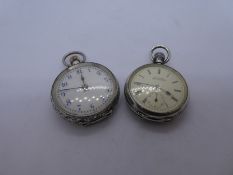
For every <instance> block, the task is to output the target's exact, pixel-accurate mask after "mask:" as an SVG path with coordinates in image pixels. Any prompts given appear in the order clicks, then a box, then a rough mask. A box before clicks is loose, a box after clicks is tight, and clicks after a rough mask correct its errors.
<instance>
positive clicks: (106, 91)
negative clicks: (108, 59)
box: [51, 51, 120, 126]
mask: <svg viewBox="0 0 233 175" xmlns="http://www.w3.org/2000/svg"><path fill="white" fill-rule="evenodd" d="M85 60H86V56H85V55H84V54H83V53H82V52H77V51H75V52H70V53H68V54H66V55H65V56H64V57H63V64H64V65H65V66H66V67H67V68H66V69H65V70H64V71H62V72H61V73H60V74H59V75H58V76H57V78H56V79H55V81H54V83H53V86H52V90H51V101H52V103H53V106H54V108H55V110H56V111H57V112H58V113H60V114H61V116H62V117H63V118H65V119H67V120H69V121H71V122H73V123H76V124H79V125H84V126H86V125H90V124H94V123H96V122H98V121H100V120H102V119H104V118H107V117H108V116H110V114H112V111H113V107H114V106H115V105H116V103H117V101H118V98H119V94H120V92H119V84H118V81H117V79H116V78H115V76H114V75H113V73H112V72H111V71H110V70H109V69H108V68H106V67H105V66H103V65H101V64H98V63H93V62H85Z"/></svg>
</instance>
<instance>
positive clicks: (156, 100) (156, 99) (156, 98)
mask: <svg viewBox="0 0 233 175" xmlns="http://www.w3.org/2000/svg"><path fill="white" fill-rule="evenodd" d="M155 94H156V97H155V103H157V102H158V94H157V93H155Z"/></svg>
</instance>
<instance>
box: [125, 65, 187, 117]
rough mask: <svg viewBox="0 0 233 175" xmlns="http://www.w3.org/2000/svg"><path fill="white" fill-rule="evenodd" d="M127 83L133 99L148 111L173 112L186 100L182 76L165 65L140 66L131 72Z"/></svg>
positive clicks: (185, 85) (184, 83) (185, 87)
mask: <svg viewBox="0 0 233 175" xmlns="http://www.w3.org/2000/svg"><path fill="white" fill-rule="evenodd" d="M128 83H129V84H128V87H129V91H130V92H129V93H130V96H131V98H132V99H133V101H135V102H136V103H137V104H138V105H139V106H140V107H141V108H143V109H146V110H147V111H149V112H154V113H160V114H163V113H164V114H167V113H173V112H176V111H178V110H179V109H181V108H182V107H183V105H184V104H185V102H186V100H187V96H188V89H187V84H186V82H185V80H184V78H183V77H182V76H181V74H180V73H178V72H177V71H175V70H174V69H172V68H170V67H168V66H165V65H160V64H148V65H145V66H142V67H140V68H138V69H137V70H136V71H135V72H134V73H133V74H132V76H131V77H130V79H129V82H128Z"/></svg>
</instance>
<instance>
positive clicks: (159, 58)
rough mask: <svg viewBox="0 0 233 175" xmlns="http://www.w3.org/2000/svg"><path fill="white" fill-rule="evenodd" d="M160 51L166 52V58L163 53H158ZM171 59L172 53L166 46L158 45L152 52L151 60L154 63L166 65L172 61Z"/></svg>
mask: <svg viewBox="0 0 233 175" xmlns="http://www.w3.org/2000/svg"><path fill="white" fill-rule="evenodd" d="M159 49H163V50H164V51H165V52H166V56H165V54H164V53H163V52H161V51H158V50H159ZM170 57H171V52H170V50H169V49H168V48H167V47H165V46H162V45H157V46H155V47H153V48H152V50H151V60H152V62H153V63H159V64H166V63H167V62H168V61H169V60H170Z"/></svg>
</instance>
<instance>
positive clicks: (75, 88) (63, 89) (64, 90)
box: [59, 87, 84, 91]
mask: <svg viewBox="0 0 233 175" xmlns="http://www.w3.org/2000/svg"><path fill="white" fill-rule="evenodd" d="M73 89H84V87H76V88H67V89H60V90H59V91H68V90H73Z"/></svg>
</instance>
